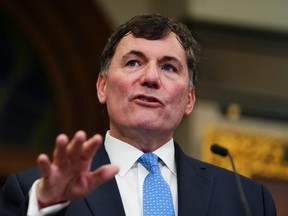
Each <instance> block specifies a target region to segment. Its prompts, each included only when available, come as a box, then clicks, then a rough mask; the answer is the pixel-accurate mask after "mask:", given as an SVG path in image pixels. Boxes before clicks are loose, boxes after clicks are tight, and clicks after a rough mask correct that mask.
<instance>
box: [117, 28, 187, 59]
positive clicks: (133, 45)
mask: <svg viewBox="0 0 288 216" xmlns="http://www.w3.org/2000/svg"><path fill="white" fill-rule="evenodd" d="M131 50H136V51H140V52H143V53H144V54H145V55H147V57H149V56H150V57H156V58H158V57H159V58H161V57H162V56H171V57H175V58H177V59H178V60H179V61H181V62H182V63H183V64H186V53H185V50H184V48H183V46H182V45H181V44H180V42H179V41H178V39H177V37H176V35H175V34H174V33H173V32H170V33H169V34H167V36H165V37H164V38H162V39H158V40H148V39H145V38H136V37H134V35H133V34H128V35H126V36H124V37H123V38H122V39H121V40H120V42H119V44H118V46H117V47H116V50H115V55H114V56H115V57H116V55H118V57H119V55H120V56H122V55H125V54H126V53H128V52H130V51H131Z"/></svg>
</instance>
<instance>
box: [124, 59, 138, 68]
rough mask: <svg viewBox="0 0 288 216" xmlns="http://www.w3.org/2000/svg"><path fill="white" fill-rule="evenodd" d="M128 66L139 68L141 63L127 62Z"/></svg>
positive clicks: (135, 61)
mask: <svg viewBox="0 0 288 216" xmlns="http://www.w3.org/2000/svg"><path fill="white" fill-rule="evenodd" d="M127 65H128V66H130V67H137V66H140V62H139V61H137V60H130V61H128V62H127Z"/></svg>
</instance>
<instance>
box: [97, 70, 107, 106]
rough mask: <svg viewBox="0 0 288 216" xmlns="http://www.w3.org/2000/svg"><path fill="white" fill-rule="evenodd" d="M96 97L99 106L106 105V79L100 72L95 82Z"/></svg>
mask: <svg viewBox="0 0 288 216" xmlns="http://www.w3.org/2000/svg"><path fill="white" fill-rule="evenodd" d="M96 89H97V96H98V100H99V102H100V103H101V104H106V77H105V76H103V74H102V73H101V72H100V73H99V75H98V79H97V82H96Z"/></svg>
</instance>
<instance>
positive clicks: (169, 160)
mask: <svg viewBox="0 0 288 216" xmlns="http://www.w3.org/2000/svg"><path fill="white" fill-rule="evenodd" d="M104 145H105V148H106V151H107V153H108V156H109V158H110V161H111V164H115V165H118V166H119V167H120V171H119V173H118V174H119V175H120V176H125V175H126V174H127V172H128V171H129V170H130V169H131V167H132V166H133V165H134V164H135V162H136V161H137V160H138V158H139V157H140V156H141V155H142V154H143V152H142V151H140V150H139V149H137V148H135V147H134V146H132V145H130V144H128V143H125V142H123V141H121V140H119V139H116V138H114V137H112V136H111V135H110V132H109V131H107V133H106V136H105V143H104ZM174 151H175V149H174V141H173V138H172V139H170V140H169V141H168V142H167V143H165V144H164V145H162V146H161V147H160V148H158V149H156V150H155V151H154V152H153V153H154V154H156V155H157V156H158V157H159V158H160V159H161V160H162V161H163V163H164V164H165V165H166V166H167V167H168V169H169V170H170V171H171V172H172V173H173V174H174V175H176V164H175V157H174Z"/></svg>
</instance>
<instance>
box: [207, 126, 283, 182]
mask: <svg viewBox="0 0 288 216" xmlns="http://www.w3.org/2000/svg"><path fill="white" fill-rule="evenodd" d="M214 143H217V144H219V145H221V146H223V147H226V148H228V149H229V151H230V152H231V154H233V157H234V160H235V161H234V162H235V165H236V167H237V171H238V172H239V173H240V174H242V175H245V176H247V177H249V178H252V177H253V176H261V177H266V178H274V179H281V180H288V166H287V165H288V161H287V158H286V160H285V152H287V149H288V139H287V137H286V138H285V137H281V136H280V135H278V136H276V135H271V134H268V133H266V134H264V133H263V134H262V133H260V132H252V131H248V130H244V129H241V130H240V129H228V128H224V127H216V126H209V127H207V129H206V132H205V137H204V144H203V148H202V150H203V151H202V157H203V160H204V161H207V162H208V163H212V164H215V165H217V166H220V167H223V168H226V169H230V170H231V169H232V168H231V164H230V161H229V159H228V158H223V157H221V156H218V155H215V154H213V153H212V152H211V151H210V146H211V145H212V144H214ZM286 157H287V156H286Z"/></svg>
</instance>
